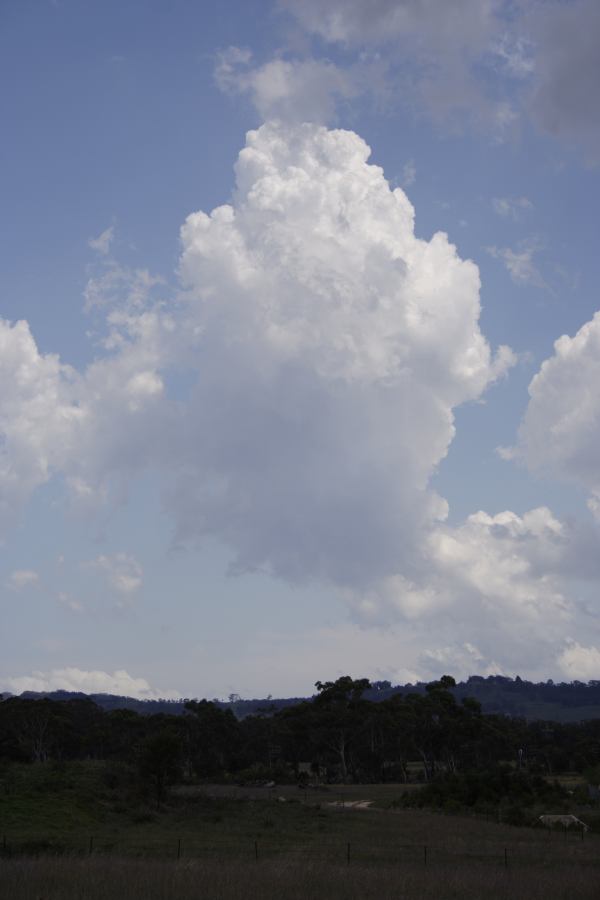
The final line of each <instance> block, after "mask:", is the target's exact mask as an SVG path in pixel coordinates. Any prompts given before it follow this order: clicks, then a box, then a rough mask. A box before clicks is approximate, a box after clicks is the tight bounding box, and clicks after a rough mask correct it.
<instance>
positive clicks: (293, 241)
mask: <svg viewBox="0 0 600 900" xmlns="http://www.w3.org/2000/svg"><path fill="white" fill-rule="evenodd" d="M368 158H369V148H368V147H367V145H366V144H365V143H364V141H362V140H361V139H360V138H359V137H358V135H356V134H354V133H352V132H349V131H342V130H328V129H326V128H324V127H320V126H318V125H315V124H301V125H298V124H290V123H289V122H287V123H285V122H282V121H278V122H270V123H267V124H265V125H263V126H262V127H261V128H260V129H258V130H257V131H252V132H250V133H249V134H248V137H247V143H246V146H245V148H244V149H243V150H242V151H241V153H240V155H239V158H238V162H237V166H236V187H235V190H234V192H233V196H232V201H231V203H230V204H228V205H224V206H220V207H218V208H216V209H214V210H213V211H212V212H211V213H210V214H207V213H205V212H195V213H192V214H191V215H190V216H189V217H188V219H187V220H186V222H185V224H184V226H183V228H182V231H181V244H182V252H181V259H180V265H179V277H180V281H181V290H180V292H179V294H178V296H177V297H176V298H175V299H174V300H172V301H170V302H167V301H165V300H160V299H156V298H154V297H152V296H151V294H149V293H148V292H147V291H142V296H141V297H140V298H138V295H136V297H135V299H134V300H132V299H131V291H130V290H129V289H128V287H127V285H128V279H127V278H125V282H124V285H123V286H122V288H121V287H119V289H118V290H117V292H116V295H115V296H112V295H111V297H110V299H109V301H108V302H107V303H99V304H93V305H94V308H96V309H98V310H102V311H104V312H105V320H106V334H105V336H104V338H103V341H102V344H101V346H102V348H103V353H102V354H101V355H99V357H98V358H97V359H96V361H95V362H94V363H92V365H90V366H89V367H88V369H87V370H86V371H85V372H83V373H82V374H80V375H78V374H77V373H74V372H72V371H71V370H69V369H68V368H65V367H63V366H61V364H60V362H59V361H58V360H57V359H56V358H55V357H46V356H43V355H40V354H39V352H38V350H37V348H36V347H35V344H34V342H33V339H32V338H31V335H30V334H29V331H28V329H27V326H26V325H23V324H21V325H18V326H10V325H8V324H7V323H5V324H3V325H2V328H0V339H4V340H5V341H6V346H7V348H9V350H8V352H9V353H12V357H10V356H9V357H8V359H9V360H10V359H12V360H13V364H12V366H11V365H10V364H7V363H6V361H5V360H6V355H5V354H0V369H1V368H2V366H3V365H6V366H7V367H6V372H5V377H4V378H3V379H0V384H1V385H2V387H3V389H4V393H0V414H1V415H2V419H1V420H0V424H1V428H2V431H3V433H4V435H5V437H4V442H3V444H2V445H1V449H0V453H2V454H3V455H2V456H0V459H1V460H2V467H0V490H2V493H1V494H0V497H2V502H3V503H4V504H5V508H8V506H7V504H6V500H7V499H8V501H10V503H9V505H11V506H12V505H14V500H15V498H13V497H12V496H11V495H10V492H8V491H7V490H6V487H5V485H8V486H9V487H10V486H11V485H12V484H15V485H18V488H19V491H22V492H23V495H22V496H21V495H20V494H19V495H17V497H16V499H17V500H21V499H23V498H24V497H25V495H26V494H27V493H29V492H30V491H31V490H33V489H34V488H35V487H36V486H37V485H38V484H41V483H43V481H44V480H46V479H47V478H48V477H50V474H51V473H52V472H53V471H57V472H60V473H61V474H62V475H63V476H64V478H65V480H66V483H67V484H68V485H69V487H70V489H71V491H72V492H73V494H74V495H75V496H76V497H78V498H79V499H80V501H81V502H82V503H90V504H93V503H94V502H97V500H98V498H100V499H101V498H102V497H104V496H106V491H107V490H108V487H107V486H108V485H109V484H110V482H111V479H114V478H115V477H122V478H123V479H124V480H125V481H126V480H127V478H128V476H129V475H131V474H134V473H137V472H139V471H140V470H141V469H142V468H144V467H145V466H151V467H153V469H155V470H160V471H161V472H162V473H163V479H164V483H165V485H166V488H165V493H164V506H165V509H166V510H168V511H169V512H170V514H171V515H172V517H173V520H174V522H175V524H176V533H177V539H178V540H180V541H182V542H194V541H196V540H202V539H203V538H205V537H209V538H212V539H216V540H218V541H219V542H221V543H222V544H225V545H226V546H228V547H229V548H230V549H231V551H232V553H233V555H234V559H235V561H234V569H235V570H236V571H245V570H252V569H263V570H266V571H267V572H270V573H272V574H274V575H276V576H278V577H280V578H283V579H286V580H288V581H290V582H299V581H302V580H308V581H311V580H312V581H318V582H321V583H324V584H326V585H328V586H330V587H331V588H332V589H333V590H335V591H337V592H339V593H340V595H341V596H343V597H344V598H345V600H346V602H347V603H348V605H349V607H350V609H351V610H352V612H353V615H354V616H355V618H356V619H358V620H360V621H361V622H363V623H365V624H371V625H385V624H386V623H389V622H395V621H398V622H399V621H408V622H409V623H412V624H411V627H412V626H413V625H414V627H417V624H418V623H419V622H423V623H427V624H426V625H424V627H428V628H430V627H431V623H432V622H435V624H436V641H435V643H434V646H433V647H431V642H430V641H427V642H426V643H425V644H423V643H421V646H426V647H428V648H429V651H430V654H433V656H430V657H429V658H428V659H429V662H428V664H431V665H433V664H434V663H435V662H436V659H437V662H439V663H440V664H441V663H442V662H443V661H444V658H448V659H450V656H451V655H452V653H454V657H453V658H454V659H455V662H456V665H458V664H459V663H460V658H463V659H465V660H467V661H468V659H469V658H470V657H469V654H471V656H472V654H473V653H475V652H476V653H477V654H480V658H481V666H482V667H483V668H485V669H486V670H487V668H488V667H495V666H500V665H501V666H502V669H503V670H504V671H506V670H508V671H518V670H519V669H521V668H522V660H523V659H524V658H527V657H528V655H529V654H530V653H531V646H532V640H533V638H532V633H534V634H535V642H536V648H537V649H536V653H537V654H538V657H539V658H540V659H542V660H552V661H554V662H555V660H556V645H557V642H561V641H562V639H563V635H564V630H565V628H567V627H568V628H570V629H571V631H570V633H573V634H576V632H575V631H574V630H573V620H574V617H575V613H576V605H577V603H578V602H579V597H578V596H573V592H572V591H571V590H570V588H569V579H573V578H581V577H582V572H583V566H582V560H588V562H587V563H586V564H587V565H588V567H589V566H590V563H589V559H593V558H594V548H596V545H597V538H596V535H595V534H594V533H588V532H585V533H584V532H580V531H578V530H577V529H576V528H574V527H572V526H570V525H567V524H565V523H562V522H560V521H558V520H557V519H556V518H555V517H554V516H553V515H552V514H551V513H550V511H549V510H546V509H539V510H532V511H531V512H529V513H526V514H523V515H521V516H518V515H516V514H515V513H511V512H505V513H501V514H499V515H496V516H492V515H488V514H487V513H484V512H478V513H476V514H475V515H473V516H470V517H469V518H468V519H467V520H466V522H465V523H463V524H462V525H459V526H450V525H447V524H446V523H445V518H446V515H447V504H446V502H445V500H444V499H443V498H442V497H440V496H439V495H438V494H437V493H436V492H435V491H434V490H433V489H432V487H431V485H430V479H431V477H432V475H433V473H434V472H435V470H436V467H437V466H438V465H439V464H440V462H441V461H442V460H443V459H444V456H445V455H446V453H447V451H448V447H449V445H450V443H451V441H452V439H453V437H454V410H455V409H456V408H457V407H458V406H459V405H461V404H464V403H468V402H471V401H475V400H477V399H478V398H480V397H481V396H482V394H483V392H484V391H485V390H486V389H487V388H488V387H489V386H490V384H492V383H493V382H494V381H495V380H496V379H498V378H499V377H501V376H502V375H503V374H504V373H505V372H506V370H507V369H508V368H509V367H510V365H512V364H513V363H514V361H515V360H514V355H513V354H512V353H511V351H510V350H509V349H508V348H506V347H504V348H500V349H499V351H498V352H497V353H496V355H494V354H492V352H491V350H490V347H489V345H488V343H487V341H486V340H485V338H484V336H483V335H482V333H481V331H480V328H479V315H480V298H479V287H480V285H479V272H478V269H477V266H476V265H475V264H474V263H473V262H471V261H469V260H463V259H461V258H460V257H459V255H458V253H457V251H456V248H455V247H454V246H453V245H452V244H451V243H450V241H449V240H448V237H447V236H446V235H445V234H444V233H436V234H434V235H433V236H432V237H431V238H430V239H429V240H424V239H420V238H417V237H416V236H415V233H414V210H413V207H412V206H411V204H410V202H409V200H408V198H407V197H406V195H405V193H404V192H403V191H402V190H401V189H400V188H397V189H395V190H392V189H391V188H390V185H389V184H388V182H387V181H386V179H385V177H384V174H383V172H382V170H381V169H380V168H378V167H377V166H374V165H371V164H369V161H368ZM111 265H112V263H109V267H110V266H111ZM100 293H102V292H100ZM109 293H110V292H109ZM562 340H566V341H567V342H568V341H569V339H562ZM574 340H576V339H574ZM584 343H585V342H584ZM582 355H583V357H584V358H585V359H586V360H587V363H588V364H589V366H590V372H592V369H593V365H594V363H593V360H592V356H593V353H592V352H591V350H590V352H589V353H588V352H585V353H583V354H582ZM588 357H589V358H588ZM596 358H598V354H596ZM172 373H176V374H179V373H183V374H184V375H185V383H186V389H185V391H184V392H182V393H180V394H178V395H176V396H173V395H172V394H171V393H170V391H169V379H170V376H171V374H172ZM589 383H590V384H593V383H594V381H593V379H591V380H590V382H589ZM38 392H39V393H40V395H41V401H38V398H37V394H38ZM34 398H35V400H36V402H34ZM590 402H592V401H590ZM557 408H560V405H558V407H557ZM590 446H591V444H590ZM590 458H591V454H590ZM7 473H8V475H10V474H11V473H16V474H14V477H13V480H12V481H11V480H10V478H9V477H8V476H7ZM595 484H596V482H594V485H595ZM599 484H600V482H599ZM590 548H591V550H592V552H590ZM584 550H585V552H584ZM598 556H599V555H598V554H597V553H595V557H596V558H597V557H598ZM92 566H93V568H94V569H95V570H97V571H99V572H101V573H102V574H103V575H104V577H106V578H107V579H108V581H109V583H110V584H111V587H112V589H113V590H115V591H117V593H120V595H121V596H123V597H126V596H131V595H132V594H133V593H134V592H135V591H136V590H137V589H139V587H140V584H141V579H142V572H141V568H140V567H139V564H137V563H136V561H135V560H134V559H133V558H132V557H129V556H126V555H125V554H117V555H113V556H100V557H98V558H97V559H96V560H94V561H92ZM592 569H593V566H591V568H590V570H589V572H587V573H586V574H585V577H588V578H589V579H596V578H598V577H599V575H600V572H596V571H595V570H594V571H592ZM584 593H585V591H584ZM65 602H66V601H65ZM457 614H459V615H460V618H461V622H462V623H464V624H463V625H461V630H462V632H463V633H462V634H461V641H460V642H459V644H458V649H455V650H453V651H452V650H451V649H450V650H449V649H448V648H453V647H454V648H456V646H457V645H456V621H457ZM423 634H424V632H423V633H422V635H421V636H422V637H423ZM436 647H437V649H436ZM469 647H470V648H475V649H474V650H469V649H468V648H469ZM440 648H441V649H440ZM461 648H462V649H461ZM436 654H437V657H436ZM440 654H441V656H440ZM461 654H462V656H461ZM465 654H466V656H465ZM478 659H479V657H478ZM466 664H467V663H466V662H465V665H466ZM410 665H411V667H413V662H412V661H411V663H410ZM478 665H479V663H478Z"/></svg>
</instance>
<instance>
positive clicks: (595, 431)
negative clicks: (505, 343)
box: [513, 313, 600, 518]
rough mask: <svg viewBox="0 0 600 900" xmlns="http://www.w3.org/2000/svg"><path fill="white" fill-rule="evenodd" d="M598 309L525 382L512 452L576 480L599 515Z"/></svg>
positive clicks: (549, 471) (557, 344)
mask: <svg viewBox="0 0 600 900" xmlns="http://www.w3.org/2000/svg"><path fill="white" fill-rule="evenodd" d="M599 382H600V313H596V315H595V316H594V318H593V319H592V320H591V321H589V322H586V324H585V325H583V326H582V327H581V328H580V329H579V331H578V332H577V334H576V335H575V336H574V337H569V336H568V335H563V336H562V337H561V338H559V339H558V340H557V341H556V342H555V344H554V355H553V356H551V357H550V358H549V359H547V360H545V362H543V363H542V365H541V367H540V370H539V372H538V373H537V375H535V377H534V378H533V380H532V382H531V384H530V385H529V398H530V399H529V404H528V406H527V410H526V412H525V416H524V418H523V422H522V424H521V427H520V430H519V439H518V443H517V447H516V449H515V451H513V455H516V456H518V457H521V458H522V459H523V460H524V461H525V462H526V464H527V465H528V467H529V468H530V469H531V470H532V471H539V472H545V473H547V474H551V475H554V476H558V477H560V478H563V479H566V480H569V481H574V482H577V483H579V484H581V485H583V487H585V488H586V489H587V490H588V492H589V494H590V501H589V505H590V508H591V510H592V511H593V512H594V514H595V515H597V516H598V517H599V518H600V455H599V454H598V447H599V446H600V395H599V393H598V389H597V385H598V383H599Z"/></svg>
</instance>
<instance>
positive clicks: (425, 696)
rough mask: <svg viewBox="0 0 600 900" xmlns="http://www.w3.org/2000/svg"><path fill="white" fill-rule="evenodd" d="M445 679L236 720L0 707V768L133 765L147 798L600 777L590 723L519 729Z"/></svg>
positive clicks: (342, 687) (16, 704)
mask: <svg viewBox="0 0 600 900" xmlns="http://www.w3.org/2000/svg"><path fill="white" fill-rule="evenodd" d="M454 687H455V682H454V679H453V678H451V677H450V676H444V677H443V678H441V679H440V680H439V681H433V682H431V683H430V684H428V685H427V686H426V688H425V690H424V691H423V692H422V693H417V692H414V693H411V692H407V693H402V694H401V693H394V694H392V695H391V696H389V697H388V698H387V699H384V700H380V701H379V702H376V701H375V700H373V699H369V697H372V696H373V686H372V685H371V684H370V682H369V681H368V680H367V679H364V678H363V679H353V678H351V677H350V676H344V677H342V678H338V679H337V680H336V681H326V682H320V681H319V682H317V683H316V694H315V696H314V697H312V698H311V699H308V700H302V701H300V702H298V703H296V704H294V705H291V706H287V707H285V708H283V709H276V708H273V707H270V706H269V705H268V704H267V705H265V706H264V707H263V708H261V709H260V710H258V711H257V712H255V713H254V714H253V715H250V716H246V717H245V718H244V719H237V718H236V717H235V715H234V714H233V712H232V711H231V709H223V708H221V707H220V706H219V705H217V704H216V703H214V702H212V701H208V700H189V701H186V703H185V708H184V713H183V714H182V715H174V714H169V713H158V714H156V715H149V716H148V715H146V716H144V715H140V714H139V713H137V712H135V711H132V710H127V709H113V710H103V709H102V708H100V707H99V706H98V705H97V704H96V703H94V702H93V701H92V700H90V699H87V698H78V699H71V700H51V699H48V698H43V699H30V698H26V697H25V698H23V697H9V698H6V699H4V700H3V701H2V702H0V760H2V761H5V762H10V761H13V762H23V763H44V762H48V761H51V760H54V761H68V760H81V759H92V760H106V761H116V762H122V763H125V764H128V765H130V766H134V767H136V769H137V771H138V772H140V773H141V774H142V775H143V776H144V777H145V778H147V779H149V780H151V781H152V782H153V783H154V785H155V787H156V792H157V795H161V794H162V793H163V792H164V790H166V786H167V785H168V783H170V782H172V781H175V780H177V779H189V780H218V779H237V780H240V781H243V780H245V781H248V780H257V781H259V780H261V779H262V780H273V781H289V782H293V781H298V782H299V783H303V782H309V783H310V782H312V781H317V780H320V781H323V782H336V781H337V782H362V783H369V782H386V781H389V782H405V783H406V782H410V781H417V780H419V781H423V782H429V783H432V782H436V781H439V780H440V779H443V778H447V777H449V776H453V775H454V776H456V775H458V774H461V773H467V772H469V773H473V772H479V773H481V772H486V771H492V770H494V769H495V768H496V767H498V766H499V765H504V766H505V767H509V768H510V769H511V770H512V771H514V772H517V773H520V775H521V776H523V775H525V774H526V775H528V776H534V775H535V776H544V777H548V776H550V777H552V776H556V775H558V774H560V773H561V772H564V771H567V770H569V771H578V772H586V771H592V770H594V769H596V770H597V771H599V772H600V720H598V719H592V720H590V721H585V722H580V723H570V724H569V723H557V722H540V721H535V722H528V721H526V720H524V719H520V718H514V717H508V716H503V715H494V714H492V715H490V714H484V713H483V712H482V710H481V705H480V704H479V702H478V701H477V700H475V699H473V698H469V697H463V698H462V699H460V700H459V699H457V697H456V696H455V694H454V693H453V688H454Z"/></svg>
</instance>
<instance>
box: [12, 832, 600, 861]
mask: <svg viewBox="0 0 600 900" xmlns="http://www.w3.org/2000/svg"><path fill="white" fill-rule="evenodd" d="M550 834H551V833H549V837H550ZM557 837H558V838H560V840H549V841H545V842H543V843H541V842H540V843H539V844H537V845H531V844H530V845H516V846H513V847H510V846H503V845H501V844H498V845H495V846H491V845H490V844H486V845H484V846H481V847H477V846H474V845H473V844H469V845H468V846H466V847H464V848H461V849H459V850H457V849H452V848H449V847H445V846H443V845H435V844H399V843H388V844H382V843H379V844H376V845H375V844H373V845H365V844H363V843H358V842H355V843H352V842H348V841H345V842H340V841H339V840H320V841H319V843H318V844H314V843H306V844H302V843H298V842H291V841H283V840H280V841H277V842H276V841H268V840H264V839H260V840H259V839H256V840H253V841H252V840H248V839H245V840H243V839H239V840H233V839H227V840H224V839H220V840H219V839H211V840H210V841H207V840H200V839H195V838H194V837H193V836H187V837H173V838H171V839H168V840H165V838H164V836H161V837H160V838H156V839H155V840H151V839H148V840H145V841H144V842H143V843H142V842H140V841H135V840H132V839H130V838H128V837H123V836H119V835H110V834H101V833H94V834H89V835H83V834H71V835H68V836H66V837H65V836H64V835H61V836H60V837H54V836H51V835H46V836H44V835H31V834H28V835H27V837H19V836H18V835H11V834H5V835H3V836H2V838H1V839H0V859H10V858H13V857H17V856H20V857H24V856H27V857H31V856H58V855H67V856H80V857H82V856H91V855H96V856H102V857H108V856H115V857H117V856H118V857H134V858H135V857H138V858H140V857H144V858H154V859H165V860H166V859H170V860H191V859H212V860H223V861H232V860H234V859H235V860H237V861H240V862H248V863H260V862H261V861H262V860H272V859H278V858H283V857H285V858H289V859H296V860H306V861H309V860H310V861H321V862H329V863H332V864H338V865H339V864H344V865H346V866H352V865H353V864H360V865H362V866H364V865H377V866H381V865H386V866H408V865H410V866H420V867H428V866H436V865H440V864H447V863H450V862H455V863H458V862H463V863H466V862H470V863H473V864H475V863H477V864H489V865H494V866H498V867H502V868H506V869H508V868H511V867H515V866H519V865H522V864H528V865H530V864H532V863H540V864H543V865H544V866H556V865H564V864H565V863H568V864H576V865H586V866H593V867H597V868H598V869H600V854H598V853H597V850H598V847H597V842H596V841H595V840H594V839H589V838H588V839H586V840H584V839H583V832H581V833H574V832H573V833H571V834H569V833H568V832H565V835H564V837H563V836H562V835H557Z"/></svg>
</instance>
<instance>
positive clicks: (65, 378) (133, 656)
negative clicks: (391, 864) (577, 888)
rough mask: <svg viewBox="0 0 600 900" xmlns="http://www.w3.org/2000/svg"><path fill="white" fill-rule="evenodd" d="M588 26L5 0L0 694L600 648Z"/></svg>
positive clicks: (185, 691)
mask: <svg viewBox="0 0 600 900" xmlns="http://www.w3.org/2000/svg"><path fill="white" fill-rule="evenodd" d="M599 36H600V13H599V11H598V8H597V5H596V4H595V3H594V2H592V0H570V2H553V0H547V2H541V0H540V2H536V0H520V2H511V3H508V2H503V0H484V2H480V0H456V2H453V3H448V4H445V5H444V6H443V12H440V7H439V6H438V5H437V4H436V3H432V2H431V0H410V2H409V0H372V2H371V3H369V4H366V3H364V2H358V0H356V2H354V0H346V2H344V3H342V2H341V0H321V2H319V3H317V2H316V0H314V2H313V0H304V2H296V0H282V2H280V3H275V2H274V3H268V2H249V0H245V2H241V0H227V2H218V3H217V2H211V0H208V2H205V3H202V4H196V3H191V2H184V0H175V2H170V3H164V2H158V0H154V2H149V0H144V2H142V0H125V2H118V3H117V2H99V0H83V2H81V0H77V2H76V0H55V2H43V0H35V2H33V0H24V2H11V0H8V2H5V3H4V4H2V6H1V8H0V46H1V52H0V66H1V72H0V75H1V80H2V84H3V86H4V87H3V90H2V92H1V95H0V104H1V116H2V121H3V123H4V129H3V131H4V139H3V142H2V147H1V148H0V154H1V165H0V182H1V196H2V198H3V202H2V205H1V207H0V216H1V218H2V235H3V238H2V266H1V267H0V298H1V299H0V303H1V306H0V529H1V531H0V541H1V543H0V601H1V602H2V605H3V614H4V623H5V624H4V629H3V638H4V640H3V642H2V654H1V658H0V687H4V688H5V689H8V690H13V691H19V690H22V689H25V688H28V687H33V688H39V689H42V688H46V687H70V688H72V689H82V690H90V691H91V690H111V691H115V692H121V693H131V694H136V695H140V696H157V695H164V694H169V695H172V696H179V695H185V696H209V697H212V696H220V697H223V696H227V695H228V694H229V693H231V692H236V693H240V694H241V695H242V696H260V695H266V694H269V693H271V694H274V695H282V694H287V695H292V694H305V693H309V692H310V690H311V689H312V685H313V683H314V681H315V680H317V679H324V678H332V677H336V676H337V675H339V674H345V673H346V672H350V673H351V674H353V675H356V676H362V675H367V676H369V677H372V678H391V679H392V680H393V681H404V680H411V679H412V680H414V679H415V678H429V677H433V676H438V675H440V674H442V673H443V672H450V673H451V674H454V675H456V676H458V677H462V676H465V675H468V674H473V673H476V672H479V673H490V672H504V673H506V674H511V675H512V674H516V673H519V674H521V675H522V676H529V677H533V678H544V679H545V678H548V677H552V678H555V679H556V678H563V679H567V680H570V679H572V678H578V679H582V680H586V679H588V678H596V677H600V629H599V622H598V609H597V604H596V595H597V590H598V578H599V577H600V567H599V566H598V563H597V559H598V556H599V555H598V550H599V549H600V548H599V546H598V530H597V529H598V526H597V516H598V509H599V508H600V459H599V456H598V446H599V445H598V440H599V439H600V425H599V422H600V399H599V397H600V395H599V394H598V390H597V385H598V383H599V376H600V320H598V321H596V320H595V319H594V315H595V313H596V310H597V308H598V292H597V284H598V276H599V274H600V273H599V271H598V270H599V262H598V254H597V208H598V200H599V196H598V195H599V193H600V192H599V181H598V167H597V166H598V161H599V159H600V121H599V119H598V110H597V108H596V103H595V96H596V94H597V88H598V83H599V81H600V65H599V63H598V58H597V53H596V52H595V47H596V46H597V39H598V37H599ZM248 132H250V134H249V135H248V136H247V133H248ZM365 145H368V147H369V148H370V157H369V156H368V151H367V149H366V146H365ZM238 157H239V158H238ZM367 160H368V161H367ZM374 167H380V168H374ZM411 206H412V207H413V208H414V226H413V222H412V218H411V216H412V212H411ZM223 207H225V209H223ZM215 209H216V210H217V211H216V212H214V213H212V214H211V211H212V210H215ZM188 217H189V218H188ZM184 223H185V225H184ZM182 227H183V228H182ZM439 232H443V233H445V234H447V240H446V238H444V237H439V236H438V237H436V236H435V235H436V234H437V233H439ZM454 248H455V249H454ZM469 261H471V262H469ZM479 281H480V284H479ZM17 322H26V323H27V325H24V324H23V325H16V323H17ZM563 335H565V336H567V337H565V338H564V339H563V340H562V341H561V343H560V344H559V345H557V346H556V347H555V342H556V341H557V340H558V339H559V338H561V336H563ZM503 347H504V348H505V349H501V348H503ZM508 348H510V349H508ZM499 448H500V449H499Z"/></svg>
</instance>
